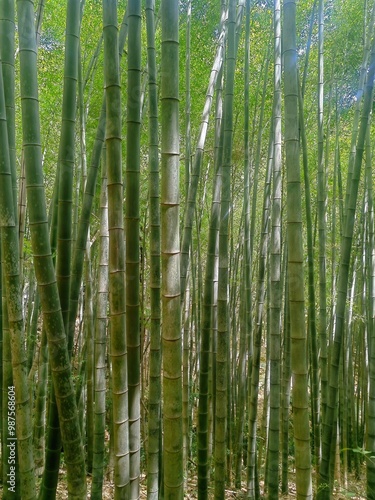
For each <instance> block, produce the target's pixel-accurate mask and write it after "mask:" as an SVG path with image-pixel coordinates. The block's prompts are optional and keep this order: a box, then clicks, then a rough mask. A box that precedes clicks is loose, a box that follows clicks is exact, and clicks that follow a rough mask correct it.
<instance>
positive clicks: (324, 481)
mask: <svg viewBox="0 0 375 500" xmlns="http://www.w3.org/2000/svg"><path fill="white" fill-rule="evenodd" d="M374 75H375V43H374V42H373V46H372V53H371V61H370V66H369V70H368V74H367V84H366V89H365V96H364V102H363V109H362V116H361V120H360V126H359V131H358V139H357V148H356V155H355V159H354V166H353V172H352V178H351V184H350V186H348V189H349V194H348V195H347V197H348V205H347V208H346V217H345V225H344V230H343V235H342V238H341V247H340V253H341V262H340V268H339V278H338V285H337V307H336V313H335V317H336V322H335V332H334V342H333V344H332V347H331V361H330V375H329V383H328V395H327V396H328V399H327V409H326V414H325V415H324V419H323V432H322V454H321V462H320V467H319V478H318V496H317V498H318V499H319V500H328V499H329V498H330V487H329V484H330V472H329V470H330V467H329V462H330V455H331V452H330V450H331V448H330V445H331V441H332V436H333V422H334V413H335V409H336V405H337V398H338V382H339V365H340V356H341V349H342V342H343V341H342V339H343V331H344V328H345V309H346V298H347V292H348V283H349V268H350V259H351V250H352V243H353V234H354V222H355V214H356V205H357V197H358V187H359V181H360V176H361V170H362V158H363V152H364V148H365V139H366V130H367V127H368V122H369V115H370V111H371V108H372V100H373V91H374Z"/></svg>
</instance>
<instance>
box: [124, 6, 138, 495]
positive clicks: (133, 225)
mask: <svg viewBox="0 0 375 500" xmlns="http://www.w3.org/2000/svg"><path fill="white" fill-rule="evenodd" d="M128 26H129V35H128V36H129V44H128V47H129V48H128V93H127V115H126V118H127V132H126V137H127V147H126V150H127V156H126V200H125V224H126V227H125V229H126V340H127V349H128V368H129V370H128V385H129V443H130V449H129V460H130V498H131V499H137V498H139V475H140V450H141V443H140V437H141V424H140V418H141V408H140V405H141V392H140V380H141V372H140V368H141V362H140V358H141V353H140V346H141V339H140V306H139V282H140V271H139V269H140V267H139V266H140V262H139V198H140V184H139V172H140V164H141V160H140V140H141V134H140V132H141V92H140V89H141V2H139V0H129V2H128Z"/></svg>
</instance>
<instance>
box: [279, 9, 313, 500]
mask: <svg viewBox="0 0 375 500" xmlns="http://www.w3.org/2000/svg"><path fill="white" fill-rule="evenodd" d="M283 26H284V33H283V41H284V61H285V65H284V92H285V93H284V103H285V161H286V173H287V248H288V268H287V280H288V286H289V307H290V337H291V367H292V374H293V426H294V445H295V457H296V488H297V498H306V499H311V498H312V482H311V450H310V427H309V401H308V370H307V334H306V327H305V307H304V305H305V304H304V300H305V299H304V273H303V261H304V254H303V244H302V207H301V177H300V164H299V129H298V78H297V59H298V58H297V45H296V2H295V1H289V0H284V25H283Z"/></svg>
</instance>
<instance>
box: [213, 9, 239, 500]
mask: <svg viewBox="0 0 375 500" xmlns="http://www.w3.org/2000/svg"><path fill="white" fill-rule="evenodd" d="M235 30H236V2H235V0H230V2H229V12H228V38H227V54H226V55H227V59H226V64H227V65H226V85H225V93H224V118H223V134H224V135H223V141H224V142H223V162H222V166H221V182H222V184H221V206H220V210H221V212H220V229H219V284H218V301H217V314H218V317H217V318H218V325H217V327H218V331H217V356H216V370H217V371H216V414H215V498H216V499H219V498H224V496H225V475H226V472H225V471H226V460H227V452H226V448H227V377H228V352H229V351H228V349H229V332H228V325H229V321H228V319H229V311H228V307H229V306H228V286H229V268H228V255H229V253H228V252H229V214H230V211H231V183H230V178H231V164H232V146H233V93H234V73H235V65H236V43H235V40H236V37H235V35H236V31H235Z"/></svg>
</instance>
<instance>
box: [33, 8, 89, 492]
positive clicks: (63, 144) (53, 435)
mask: <svg viewBox="0 0 375 500" xmlns="http://www.w3.org/2000/svg"><path fill="white" fill-rule="evenodd" d="M79 31H80V5H79V3H78V2H76V1H74V0H69V1H68V3H67V10H66V37H65V43H66V50H65V64H64V88H63V104H62V122H61V134H60V143H59V154H58V164H59V165H58V170H57V171H58V175H59V181H58V211H57V248H56V250H57V252H56V278H57V286H58V290H59V297H60V304H61V309H62V314H63V320H64V328H65V332H66V334H67V340H68V349H69V351H71V349H70V345H71V344H72V343H73V339H70V338H69V331H68V320H69V293H70V282H71V277H70V274H71V268H70V266H71V254H72V215H73V212H72V205H73V174H74V162H75V122H76V110H77V105H76V94H77V80H78V47H79ZM54 399H55V394H54V390H53V388H52V391H51V394H50V405H49V409H50V411H49V415H48V430H47V443H48V444H47V447H46V467H45V470H44V473H43V480H42V486H41V498H45V499H46V500H47V498H50V497H51V496H52V495H54V494H55V493H54V492H55V491H56V488H57V482H58V474H59V463H60V451H61V436H60V432H59V430H58V426H59V423H58V417H57V407H56V404H55V402H54ZM42 495H43V497H42Z"/></svg>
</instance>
